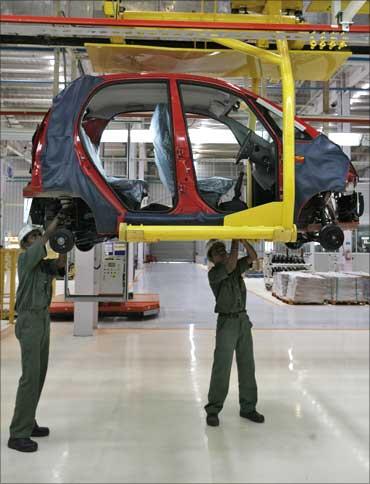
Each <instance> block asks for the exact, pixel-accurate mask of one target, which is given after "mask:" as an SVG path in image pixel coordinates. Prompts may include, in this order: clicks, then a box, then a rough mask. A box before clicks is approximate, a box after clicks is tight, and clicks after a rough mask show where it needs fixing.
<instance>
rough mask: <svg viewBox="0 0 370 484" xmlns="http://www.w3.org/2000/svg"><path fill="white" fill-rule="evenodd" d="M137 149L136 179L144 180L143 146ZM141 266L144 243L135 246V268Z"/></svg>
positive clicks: (144, 153)
mask: <svg viewBox="0 0 370 484" xmlns="http://www.w3.org/2000/svg"><path fill="white" fill-rule="evenodd" d="M141 128H142V129H143V128H144V126H143V125H142V126H141ZM138 147H139V160H138V178H139V179H140V180H144V177H145V160H146V152H145V144H144V143H139V146H138ZM143 266H144V243H143V242H139V243H138V244H137V267H138V269H142V268H143Z"/></svg>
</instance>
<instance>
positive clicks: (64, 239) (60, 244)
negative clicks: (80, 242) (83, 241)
mask: <svg viewBox="0 0 370 484" xmlns="http://www.w3.org/2000/svg"><path fill="white" fill-rule="evenodd" d="M74 243H75V241H74V237H73V234H72V232H71V231H70V230H68V229H64V228H60V229H57V230H56V231H55V232H53V233H52V235H51V237H50V239H49V244H50V247H51V248H52V249H53V250H54V252H57V253H58V254H66V253H67V252H69V251H70V250H71V249H72V247H73V245H74Z"/></svg>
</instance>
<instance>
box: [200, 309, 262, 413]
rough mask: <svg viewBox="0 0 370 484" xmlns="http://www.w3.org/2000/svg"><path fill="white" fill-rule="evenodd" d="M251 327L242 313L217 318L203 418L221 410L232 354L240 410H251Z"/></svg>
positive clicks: (253, 403) (253, 396) (254, 392)
mask: <svg viewBox="0 0 370 484" xmlns="http://www.w3.org/2000/svg"><path fill="white" fill-rule="evenodd" d="M251 327H252V324H251V322H250V320H249V317H248V315H247V314H246V313H245V312H242V313H238V314H229V315H224V314H220V315H219V316H218V319H217V330H216V348H215V352H214V359H213V367H212V375H211V383H210V387H209V392H208V404H207V405H206V406H205V410H206V412H207V414H218V413H219V412H221V410H222V407H223V405H224V402H225V399H226V396H227V392H228V391H229V381H230V372H231V366H232V362H233V355H234V351H235V353H236V363H237V367H238V380H239V404H240V410H241V411H242V412H251V411H253V410H255V408H256V404H257V384H256V378H255V367H254V356H253V339H252V333H251Z"/></svg>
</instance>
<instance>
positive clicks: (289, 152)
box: [119, 39, 297, 242]
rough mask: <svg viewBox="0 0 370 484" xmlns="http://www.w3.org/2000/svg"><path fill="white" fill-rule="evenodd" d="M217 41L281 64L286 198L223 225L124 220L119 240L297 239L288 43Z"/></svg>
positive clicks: (228, 218)
mask: <svg viewBox="0 0 370 484" xmlns="http://www.w3.org/2000/svg"><path fill="white" fill-rule="evenodd" d="M215 42H217V43H219V44H221V45H224V46H225V47H229V48H231V49H235V50H238V51H240V52H245V53H247V54H249V55H252V56H254V57H258V58H260V59H263V60H266V61H269V62H271V63H273V64H276V65H278V66H279V67H280V72H281V80H282V91H283V200H282V201H280V202H272V203H267V204H265V205H261V206H258V207H253V208H250V209H247V210H243V211H241V212H237V213H234V214H231V215H226V216H225V218H224V225H223V226H189V225H186V226H172V225H168V226H165V225H162V226H161V225H159V226H149V225H140V226H137V225H130V224H125V223H124V224H120V229H119V238H120V240H124V241H127V242H158V241H161V240H172V241H175V240H206V239H209V238H221V239H233V238H235V239H254V240H256V239H265V240H275V241H281V242H294V241H295V240H296V238H297V228H296V226H295V225H294V202H295V166H294V111H295V93H294V80H293V75H292V68H291V63H290V57H289V49H288V43H287V41H286V40H279V41H277V48H278V52H277V53H273V52H270V51H266V50H263V49H260V48H259V47H255V46H253V45H249V44H245V43H244V42H241V41H239V40H234V39H215Z"/></svg>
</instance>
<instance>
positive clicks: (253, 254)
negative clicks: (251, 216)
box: [241, 240, 257, 264]
mask: <svg viewBox="0 0 370 484" xmlns="http://www.w3.org/2000/svg"><path fill="white" fill-rule="evenodd" d="M241 243H242V244H243V245H244V248H245V250H246V251H247V257H248V262H249V263H250V264H252V262H253V261H254V260H257V252H256V251H255V250H254V247H253V246H252V245H251V244H250V243H249V242H248V241H247V240H241Z"/></svg>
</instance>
